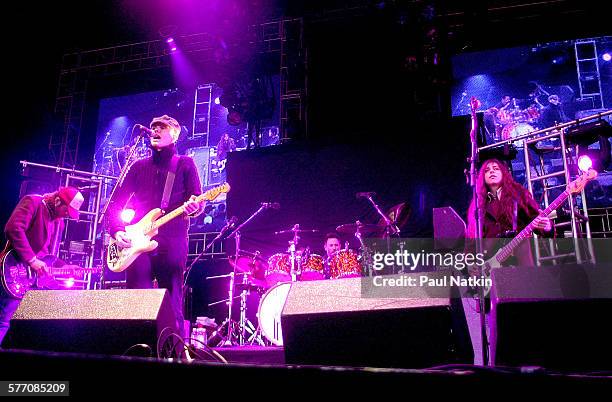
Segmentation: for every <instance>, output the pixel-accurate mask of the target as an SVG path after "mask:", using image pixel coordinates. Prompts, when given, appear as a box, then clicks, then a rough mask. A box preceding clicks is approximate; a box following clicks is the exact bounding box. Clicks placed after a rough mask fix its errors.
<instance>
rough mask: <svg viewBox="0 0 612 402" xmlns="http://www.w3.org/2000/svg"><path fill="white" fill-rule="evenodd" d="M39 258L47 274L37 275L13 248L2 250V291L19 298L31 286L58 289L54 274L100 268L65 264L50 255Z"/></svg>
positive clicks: (95, 270)
mask: <svg viewBox="0 0 612 402" xmlns="http://www.w3.org/2000/svg"><path fill="white" fill-rule="evenodd" d="M41 260H42V261H44V262H45V263H46V264H47V268H48V271H49V275H46V276H42V277H39V276H38V275H37V274H36V272H35V271H34V270H33V269H32V268H30V266H29V265H28V263H27V262H25V261H23V260H22V259H21V258H19V255H17V252H16V251H15V250H14V249H9V250H8V251H4V252H2V254H1V261H2V262H1V264H2V275H1V280H2V289H3V290H4V292H5V293H7V294H8V296H10V297H12V298H15V299H21V298H23V295H25V293H26V292H27V291H28V290H30V289H33V288H36V289H59V288H60V287H61V286H60V283H59V282H58V281H57V280H56V279H55V278H54V276H55V275H82V274H85V273H98V272H100V268H81V267H79V266H78V265H67V264H65V263H64V262H63V261H62V260H60V259H59V258H57V257H55V256H52V255H47V256H44V257H42V258H41Z"/></svg>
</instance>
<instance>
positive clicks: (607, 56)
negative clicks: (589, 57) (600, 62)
mask: <svg viewBox="0 0 612 402" xmlns="http://www.w3.org/2000/svg"><path fill="white" fill-rule="evenodd" d="M601 58H602V59H604V61H610V60H612V55H611V54H610V53H604V54H603V55H602V56H601Z"/></svg>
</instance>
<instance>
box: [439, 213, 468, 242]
mask: <svg viewBox="0 0 612 402" xmlns="http://www.w3.org/2000/svg"><path fill="white" fill-rule="evenodd" d="M433 228H434V240H435V247H436V249H437V250H440V249H445V250H449V249H457V248H458V247H460V246H461V244H462V243H463V240H464V239H465V230H466V226H465V222H464V221H463V219H461V217H460V216H459V214H458V213H457V212H456V211H455V210H454V209H453V208H452V207H442V208H434V209H433Z"/></svg>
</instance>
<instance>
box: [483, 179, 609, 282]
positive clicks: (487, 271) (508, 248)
mask: <svg viewBox="0 0 612 402" xmlns="http://www.w3.org/2000/svg"><path fill="white" fill-rule="evenodd" d="M596 177H597V172H596V171H595V170H593V169H589V170H588V171H586V172H584V173H583V174H581V175H580V177H578V178H577V179H576V180H574V181H573V182H571V183H570V184H568V185H567V188H566V189H565V191H564V192H562V193H561V194H560V195H559V196H558V197H557V198H556V199H555V200H554V201H553V202H551V203H550V205H549V206H548V207H547V208H546V209H545V210H544V211H542V212H540V214H539V215H538V216H537V217H536V218H535V219H534V220H533V221H531V222H530V223H529V225H527V226H525V228H524V229H523V230H521V231H520V232H519V234H517V235H516V236H515V237H514V238H513V239H512V240H511V241H510V242H509V243H508V244H506V245H505V246H504V247H502V248H500V249H499V250H497V252H496V253H495V255H494V256H493V257H491V258H490V259H488V260H487V261H485V263H484V266H483V269H482V272H483V275H484V276H485V277H487V278H489V277H490V276H491V270H492V269H495V268H499V267H501V266H502V265H501V264H502V263H503V262H504V261H506V260H507V259H508V258H510V256H511V255H512V253H513V252H514V249H516V247H518V245H519V244H521V242H522V241H523V240H525V239H526V238H528V237H530V236H531V234H532V233H533V230H534V226H535V224H534V222H535V220H536V219H538V218H539V217H544V216H548V215H550V213H551V212H552V211H554V210H556V209H557V208H559V207H560V206H561V204H563V203H564V202H565V200H567V198H568V197H569V196H570V195H572V194H578V193H580V192H581V191H582V190H583V189H584V187H585V186H586V184H587V183H588V182H589V181H591V180H593V179H594V178H596ZM490 290H491V289H490V286H485V294H488V293H489V291H490Z"/></svg>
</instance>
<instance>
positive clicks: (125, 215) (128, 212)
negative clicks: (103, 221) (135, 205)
mask: <svg viewBox="0 0 612 402" xmlns="http://www.w3.org/2000/svg"><path fill="white" fill-rule="evenodd" d="M134 215H136V211H134V210H133V209H129V208H128V209H124V210H123V211H121V220H122V221H123V222H125V223H130V222H132V219H134Z"/></svg>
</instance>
